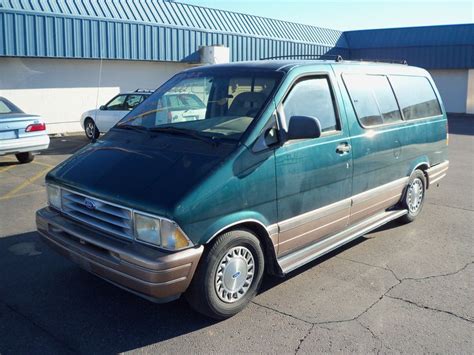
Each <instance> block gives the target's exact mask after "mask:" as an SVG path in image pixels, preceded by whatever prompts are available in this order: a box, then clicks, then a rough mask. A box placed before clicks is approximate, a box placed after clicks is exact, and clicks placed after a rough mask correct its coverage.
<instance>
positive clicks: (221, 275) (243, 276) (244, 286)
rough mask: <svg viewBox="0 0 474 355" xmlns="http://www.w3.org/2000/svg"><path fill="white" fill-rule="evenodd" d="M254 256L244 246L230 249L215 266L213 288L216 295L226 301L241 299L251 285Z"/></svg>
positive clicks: (231, 301)
mask: <svg viewBox="0 0 474 355" xmlns="http://www.w3.org/2000/svg"><path fill="white" fill-rule="evenodd" d="M254 267H255V264H254V258H253V255H252V253H251V252H250V250H248V249H247V248H245V247H235V248H232V249H230V250H229V251H228V252H227V253H226V254H225V255H224V257H223V258H222V259H221V261H220V263H219V266H218V267H217V272H216V279H215V289H216V293H217V296H218V297H219V298H220V299H221V300H222V301H224V302H226V303H233V302H236V301H238V300H239V299H241V298H242V297H243V296H244V295H245V294H246V293H247V291H248V289H249V287H250V286H251V285H252V280H253V275H254Z"/></svg>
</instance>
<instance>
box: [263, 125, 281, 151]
mask: <svg viewBox="0 0 474 355" xmlns="http://www.w3.org/2000/svg"><path fill="white" fill-rule="evenodd" d="M264 138H265V144H266V145H267V146H268V147H271V146H272V145H275V144H277V143H278V130H277V129H276V128H274V127H272V128H269V129H268V130H267V131H266V132H265V134H264Z"/></svg>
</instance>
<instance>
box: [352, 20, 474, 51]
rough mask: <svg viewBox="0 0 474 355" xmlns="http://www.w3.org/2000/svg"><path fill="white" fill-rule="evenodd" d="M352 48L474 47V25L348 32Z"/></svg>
mask: <svg viewBox="0 0 474 355" xmlns="http://www.w3.org/2000/svg"><path fill="white" fill-rule="evenodd" d="M344 35H345V37H346V39H347V42H348V44H349V47H350V48H381V47H414V46H418V47H420V46H446V45H448V46H453V45H471V46H472V45H474V25H473V24H461V25H441V26H421V27H402V28H387V29H375V30H359V31H346V32H344Z"/></svg>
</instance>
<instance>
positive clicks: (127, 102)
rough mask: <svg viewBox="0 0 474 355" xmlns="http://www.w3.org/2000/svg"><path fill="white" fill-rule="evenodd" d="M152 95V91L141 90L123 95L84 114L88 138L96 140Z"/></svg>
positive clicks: (83, 122) (82, 123)
mask: <svg viewBox="0 0 474 355" xmlns="http://www.w3.org/2000/svg"><path fill="white" fill-rule="evenodd" d="M151 93H152V91H151V90H141V89H138V90H135V91H133V92H127V93H121V94H118V95H117V96H115V97H114V98H112V100H110V101H109V102H107V103H106V104H105V105H102V106H100V107H99V108H98V109H94V110H89V111H86V112H84V113H83V114H82V116H81V126H82V128H83V129H84V132H85V134H86V136H87V138H89V139H96V138H98V137H99V135H100V134H101V133H105V132H107V131H108V130H109V129H111V128H112V127H113V126H115V124H116V123H117V122H118V121H120V120H121V119H122V118H123V117H124V116H125V115H126V114H127V113H129V112H130V111H131V110H132V109H133V108H135V106H137V105H138V104H140V103H141V102H143V101H144V100H145V99H146V98H147V97H148V96H150V95H151Z"/></svg>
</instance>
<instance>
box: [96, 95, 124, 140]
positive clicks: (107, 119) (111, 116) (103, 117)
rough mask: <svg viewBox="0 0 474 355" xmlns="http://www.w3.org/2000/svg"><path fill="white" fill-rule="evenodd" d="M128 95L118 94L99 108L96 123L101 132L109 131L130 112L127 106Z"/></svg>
mask: <svg viewBox="0 0 474 355" xmlns="http://www.w3.org/2000/svg"><path fill="white" fill-rule="evenodd" d="M126 99H127V95H117V96H115V97H114V98H113V99H112V100H110V101H109V102H108V103H107V104H106V105H105V106H104V107H103V109H101V110H99V112H98V114H97V118H96V125H97V128H98V129H99V131H100V132H107V131H108V130H109V129H111V128H112V127H113V126H115V124H116V123H117V122H118V121H120V119H121V118H122V117H123V116H125V115H126V114H127V113H128V110H127V109H126V108H125V100H126Z"/></svg>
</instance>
